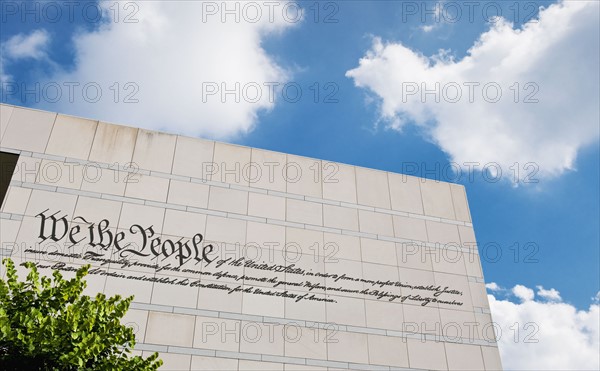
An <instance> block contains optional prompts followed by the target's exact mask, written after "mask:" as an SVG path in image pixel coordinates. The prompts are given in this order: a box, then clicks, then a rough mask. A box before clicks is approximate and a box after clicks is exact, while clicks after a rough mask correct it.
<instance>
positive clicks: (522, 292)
mask: <svg viewBox="0 0 600 371" xmlns="http://www.w3.org/2000/svg"><path fill="white" fill-rule="evenodd" d="M512 293H513V295H514V296H516V297H517V298H519V299H521V301H522V302H526V301H531V300H533V298H534V297H535V293H534V292H533V290H532V289H530V288H529V287H525V286H523V285H516V286H515V287H513V288H512Z"/></svg>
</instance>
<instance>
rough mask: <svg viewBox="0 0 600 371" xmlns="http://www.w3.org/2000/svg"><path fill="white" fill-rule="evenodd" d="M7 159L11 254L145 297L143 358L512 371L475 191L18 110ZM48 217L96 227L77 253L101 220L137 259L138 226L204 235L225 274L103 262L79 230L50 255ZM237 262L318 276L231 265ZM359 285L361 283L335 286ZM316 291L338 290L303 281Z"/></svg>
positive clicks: (4, 121)
mask: <svg viewBox="0 0 600 371" xmlns="http://www.w3.org/2000/svg"><path fill="white" fill-rule="evenodd" d="M0 150H2V151H4V152H12V153H18V154H20V158H19V163H18V165H17V169H16V170H15V173H14V175H13V178H12V182H11V186H10V188H9V191H8V194H7V197H6V200H5V201H4V203H3V204H2V209H1V210H0V212H1V214H0V242H1V243H2V250H1V251H2V255H4V256H7V255H8V256H12V258H13V259H15V260H16V261H22V260H36V261H38V262H39V263H40V264H41V266H42V267H44V266H48V267H51V266H53V265H54V264H57V263H64V265H60V264H59V265H60V266H61V267H63V269H65V267H67V268H68V267H77V266H79V265H82V264H88V263H89V264H92V267H93V268H96V271H95V274H90V275H89V276H88V288H87V292H88V293H89V294H94V293H96V292H104V293H106V294H108V295H113V294H122V295H135V300H134V303H133V305H132V307H131V309H130V311H129V313H128V314H127V318H126V322H127V323H130V324H131V326H133V327H134V328H135V330H136V336H137V341H138V345H137V347H136V349H139V350H140V351H143V353H150V352H153V351H158V352H160V353H161V357H162V359H163V360H164V361H165V366H164V367H163V369H165V370H166V369H176V370H188V369H191V370H215V369H222V370H238V369H239V370H337V369H361V370H362V369H369V370H370V369H373V370H396V369H435V370H448V369H450V370H466V369H476V370H483V369H486V370H492V369H499V368H501V365H500V359H499V354H498V349H497V345H496V342H495V339H494V330H493V327H492V326H491V316H490V311H489V306H488V301H487V297H486V292H485V287H484V281H483V275H482V271H481V265H480V257H479V255H478V251H477V248H476V246H475V236H474V232H473V225H472V222H471V217H470V214H469V208H468V205H467V200H466V195H465V191H464V188H463V187H462V186H460V185H456V184H450V183H443V182H435V181H431V180H425V179H421V178H414V177H410V176H405V175H401V174H394V173H387V172H383V171H376V170H371V169H365V168H361V167H355V166H349V165H344V164H338V163H331V162H327V161H324V160H316V159H310V158H304V157H299V156H294V155H287V154H284V153H276V152H270V151H265V150H260V149H256V148H248V147H242V146H237V145H232V144H226V143H219V142H213V141H207V140H202V139H196V138H188V137H182V136H177V135H170V134H163V133H158V132H152V131H147V130H142V129H136V128H131V127H125V126H116V125H112V124H108V123H103V122H98V121H93V120H85V119H80V118H74V117H70V116H64V115H60V114H58V115H57V114H55V113H49V112H42V111H35V110H29V109H23V108H19V107H13V106H7V105H0ZM46 210H48V211H46ZM44 211H46V213H45V214H44V215H45V216H46V217H49V216H50V215H52V214H54V213H56V212H58V211H60V213H59V214H56V215H55V217H56V218H61V217H63V216H64V217H65V220H67V221H68V223H69V224H68V225H69V227H70V228H71V229H73V227H79V233H78V234H77V233H75V236H74V237H75V238H74V239H76V240H78V239H79V238H80V237H81V238H83V237H84V236H86V235H85V233H86V232H85V231H87V228H89V226H90V225H91V224H92V223H93V224H94V226H95V227H98V223H100V222H101V221H102V220H105V221H107V223H108V226H107V227H106V230H105V231H104V234H103V235H104V236H105V237H107V236H109V233H108V232H107V231H109V232H110V234H111V235H112V236H113V237H116V236H117V235H118V234H119V233H122V236H124V240H123V241H124V242H123V243H122V244H121V245H124V244H125V243H126V242H131V241H133V240H135V242H136V243H138V245H136V246H137V247H136V248H140V246H141V243H140V241H141V240H139V239H135V238H141V237H140V236H141V233H138V234H135V235H134V234H133V233H131V231H130V229H129V228H130V227H131V226H132V225H139V226H141V227H144V228H147V227H150V226H152V230H153V232H154V235H153V237H154V238H155V237H159V238H161V241H162V242H164V241H165V240H170V241H173V242H177V241H179V240H181V241H187V240H190V239H192V237H193V236H194V235H196V234H198V233H200V234H202V236H203V237H204V240H203V241H202V245H203V246H206V245H207V244H211V245H212V246H213V251H212V252H211V253H210V254H209V255H210V257H211V258H212V259H215V260H213V261H211V262H210V264H208V263H207V261H202V262H200V263H199V264H195V263H196V261H193V260H192V261H187V262H185V263H184V264H183V265H181V266H180V267H179V270H178V271H177V270H172V269H169V268H175V267H178V266H179V264H180V263H181V260H179V258H178V255H177V254H171V255H169V256H167V255H168V254H163V255H158V256H154V255H153V254H150V256H148V257H142V256H135V255H132V254H128V255H127V254H125V256H123V255H122V254H121V253H122V252H123V250H126V249H125V248H123V249H121V250H119V249H118V248H115V246H114V244H113V245H111V246H109V247H107V248H106V249H104V248H102V247H101V246H96V247H95V248H92V247H91V246H90V245H89V244H87V242H88V241H89V237H86V240H84V241H83V242H81V243H79V244H77V245H75V246H71V245H73V244H72V243H70V242H69V241H68V240H69V238H68V234H67V235H65V237H64V238H62V239H61V240H60V241H58V242H54V241H51V239H47V240H45V241H43V242H41V238H40V227H41V219H42V218H41V217H40V216H36V215H39V214H40V213H42V212H44ZM77 217H80V218H77ZM86 222H87V223H86ZM96 237H98V236H96ZM95 242H96V243H97V242H99V240H98V239H96V240H95ZM169 247H170V245H168V246H167V252H169V251H171V250H168V248H169ZM155 250H157V251H158V250H160V248H158V247H157V248H156V249H155ZM43 251H45V252H46V253H43ZM52 251H58V252H59V253H60V254H62V255H60V254H59V255H56V254H54V255H51V254H49V253H50V252H52ZM86 251H92V252H95V253H97V254H101V255H102V256H101V257H98V258H97V259H98V260H90V259H89V256H88V258H84V256H83V253H85V252H86ZM186 251H187V250H186ZM149 252H150V247H149V245H147V247H146V249H145V250H144V253H149ZM68 253H74V254H80V255H79V256H75V255H74V256H66V255H67V254H68ZM184 255H185V254H184ZM227 258H230V259H229V260H227ZM100 259H106V260H105V261H106V262H107V263H106V264H102V262H101V260H100ZM120 259H126V260H127V261H128V262H130V263H131V262H136V261H137V262H139V263H143V264H148V265H153V264H155V265H158V266H159V267H161V269H162V270H160V271H157V269H156V268H152V267H148V266H142V265H132V266H129V267H123V264H119V263H118V261H119V260H120ZM238 259H244V260H243V262H247V261H248V260H250V259H252V260H254V261H255V262H256V263H265V264H267V265H269V266H273V265H280V266H286V265H288V266H289V265H290V264H294V267H296V268H301V269H302V270H304V272H305V273H304V274H299V273H293V272H289V271H288V272H282V273H278V272H273V271H266V270H261V269H255V268H252V267H248V266H246V267H244V266H243V265H242V266H235V265H233V264H231V262H232V261H235V260H238ZM219 261H223V263H222V265H221V266H220V267H219V268H217V267H216V264H217V263H218V262H219ZM165 266H166V267H167V269H163V268H164V267H165ZM186 269H187V271H184V270H186ZM42 271H43V272H50V270H49V268H42ZM218 272H227V273H228V276H225V277H220V278H219V276H217V275H215V273H218ZM306 272H310V273H306ZM317 273H319V274H317ZM65 274H66V275H69V273H68V272H65ZM323 275H329V276H328V277H323ZM333 275H338V276H337V277H336V276H333ZM342 275H345V276H347V277H352V278H358V279H359V280H358V281H357V280H351V279H339V280H337V281H336V279H338V278H339V276H342ZM243 276H245V277H243ZM123 277H126V278H123ZM131 277H134V278H131ZM141 277H145V278H148V279H149V278H152V279H153V280H159V279H163V280H169V281H170V283H164V282H152V281H150V280H142V279H140V278H141ZM262 277H264V278H265V279H271V280H273V281H272V282H268V281H264V282H261V281H257V279H259V278H262ZM360 278H362V279H363V281H360ZM364 280H367V281H369V282H364ZM370 280H372V281H378V280H379V281H382V282H387V283H388V284H383V286H382V287H379V286H378V285H373V282H371V281H370ZM275 281H277V282H279V281H282V283H281V284H279V285H278V286H277V287H276V288H275V287H273V286H274V285H275V284H274V283H273V282H275ZM306 281H309V282H310V283H311V285H313V284H317V285H320V286H321V287H326V288H327V289H326V290H323V289H319V288H316V289H313V290H311V291H309V289H308V287H306V286H298V285H295V284H300V283H302V284H304V283H305V282H306ZM395 282H399V283H403V284H407V285H410V286H411V287H402V286H395V285H394V283H395ZM192 283H194V284H192ZM210 284H213V285H221V286H227V287H228V288H230V289H233V288H236V287H238V286H239V287H240V290H241V292H240V291H237V292H233V293H228V291H225V290H221V289H216V288H214V287H210ZM418 285H423V286H430V287H433V288H435V287H438V286H439V287H441V288H442V289H443V288H445V287H448V289H449V290H456V291H457V292H460V295H458V294H449V293H443V294H441V295H440V296H439V297H438V298H439V299H441V300H444V301H452V300H455V301H456V302H460V303H461V305H451V304H445V303H433V302H432V303H429V304H427V305H425V306H422V305H421V304H422V302H419V301H417V300H412V299H410V298H408V299H405V301H404V302H403V303H401V302H400V301H401V300H402V299H401V298H402V297H407V296H411V297H412V298H414V297H415V296H416V295H420V296H421V297H422V298H423V297H428V298H432V297H434V296H433V292H435V291H432V290H422V289H418V288H415V286H418ZM339 287H341V288H343V289H345V290H346V291H339V290H335V289H336V288H339ZM246 289H247V290H246ZM257 289H259V290H261V291H262V292H271V293H277V294H282V293H284V292H287V294H286V295H287V296H289V295H296V298H297V297H300V296H302V295H305V294H306V293H309V295H314V297H313V299H312V300H308V299H307V298H308V296H304V299H302V300H300V301H298V302H296V298H290V297H284V296H276V295H264V294H257V293H256V290H257ZM365 289H368V290H373V289H378V290H381V291H387V292H388V293H389V294H390V295H396V298H395V299H394V300H393V301H389V300H388V299H389V297H386V298H382V299H378V298H377V297H375V296H372V295H368V294H364V293H361V291H362V290H365ZM244 290H246V292H244ZM348 290H350V291H348ZM282 295H283V294H282Z"/></svg>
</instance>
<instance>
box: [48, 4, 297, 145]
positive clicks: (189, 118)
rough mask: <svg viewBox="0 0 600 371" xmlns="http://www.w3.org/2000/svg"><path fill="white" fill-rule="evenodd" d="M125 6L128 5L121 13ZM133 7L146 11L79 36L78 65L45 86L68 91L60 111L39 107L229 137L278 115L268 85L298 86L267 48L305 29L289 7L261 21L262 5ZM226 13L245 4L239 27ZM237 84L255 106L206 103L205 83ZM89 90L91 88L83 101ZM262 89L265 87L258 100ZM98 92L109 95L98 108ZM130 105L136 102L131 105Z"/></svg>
mask: <svg viewBox="0 0 600 371" xmlns="http://www.w3.org/2000/svg"><path fill="white" fill-rule="evenodd" d="M126 4H131V2H127V3H126ZM126 4H125V3H121V8H120V9H121V10H123V9H124V7H125V6H126ZM135 4H137V7H139V10H138V11H136V12H133V10H134V8H131V7H129V8H127V12H124V14H121V15H120V19H116V21H115V22H113V21H108V22H104V23H103V24H102V26H101V27H100V28H99V29H97V30H95V31H93V32H82V33H76V34H75V36H74V39H73V42H74V47H75V67H74V68H73V69H71V70H68V71H57V72H56V73H55V74H54V75H52V76H50V77H48V78H47V80H45V81H44V82H43V85H48V84H53V83H57V84H58V85H59V86H64V88H62V94H63V96H62V98H61V99H59V100H58V102H56V103H49V101H50V100H51V99H45V101H44V102H43V103H42V104H41V105H40V108H44V109H49V110H53V111H59V112H65V113H70V114H74V115H80V116H85V117H92V118H98V119H101V120H105V121H110V122H117V123H123V124H128V125H133V126H140V127H146V128H150V129H158V130H165V131H169V132H176V133H183V134H187V135H195V136H209V137H213V138H224V137H230V136H235V135H238V134H242V133H246V132H248V131H250V130H252V128H253V127H254V125H255V124H256V122H257V117H258V114H259V113H260V112H262V111H268V110H271V109H272V108H273V107H274V105H275V102H276V101H277V99H275V100H272V99H271V97H270V96H269V87H268V86H265V85H263V84H264V83H270V82H277V83H280V84H284V83H285V82H286V81H288V80H289V79H290V72H289V71H288V70H286V69H285V68H283V67H281V66H280V65H279V64H278V63H277V62H276V61H275V59H274V58H273V57H272V56H270V55H268V54H267V52H266V51H265V50H264V48H263V47H262V44H263V42H264V41H265V40H266V39H267V38H268V37H273V36H277V35H279V34H280V33H281V32H283V31H284V30H285V29H288V28H290V27H293V26H294V25H295V24H298V23H295V22H294V20H295V19H294V15H293V14H291V13H293V12H292V11H291V10H290V11H289V12H288V13H289V14H288V13H283V10H282V9H283V4H279V5H277V6H274V5H273V4H272V3H269V4H270V6H271V8H268V7H265V6H263V7H262V8H261V9H260V12H261V15H260V17H258V10H257V9H256V8H255V7H254V5H256V4H258V3H256V2H254V3H253V4H254V5H250V6H249V7H247V8H245V7H246V4H247V3H246V2H235V3H233V2H232V3H227V2H201V1H187V2H168V1H155V2H152V1H147V2H137V3H135ZM236 4H237V5H236ZM260 4H261V5H262V4H263V3H260ZM100 6H102V7H104V10H105V14H104V16H105V17H114V15H115V12H114V10H113V9H112V7H114V5H113V2H100ZM214 6H216V7H217V9H216V8H214ZM224 6H227V7H228V9H234V7H235V6H238V7H239V12H237V17H238V19H237V20H236V18H235V17H236V15H235V14H230V15H227V16H226V22H222V18H221V15H222V14H225V13H223V12H222V11H221V10H222V9H223V8H222V7H224ZM108 7H111V9H108ZM244 9H245V10H244ZM270 9H271V10H270ZM288 10H289V9H288ZM122 13H123V12H122ZM132 13H134V14H133V17H132V20H137V21H138V22H137V23H128V22H125V21H124V15H131V14H132ZM290 14H291V15H290ZM284 15H287V18H284ZM254 20H256V22H254ZM253 22H254V23H253ZM69 82H76V83H78V84H80V85H77V86H75V87H74V90H73V99H72V100H73V102H70V101H69V100H70V99H68V93H69V89H68V87H67V86H65V85H64V84H65V83H69ZM115 83H118V85H115ZM222 83H224V84H226V85H221V84H222ZM236 83H240V92H242V93H243V92H244V90H243V87H244V86H245V85H246V84H252V85H247V90H246V91H245V92H246V95H245V97H247V98H248V99H244V97H243V96H242V97H240V99H239V103H238V102H236V101H235V100H236V97H235V96H234V95H233V94H230V95H226V96H225V97H224V98H225V99H224V101H225V103H222V99H221V95H220V94H215V95H205V97H204V98H205V99H204V100H205V102H203V84H205V85H204V86H209V87H211V88H212V87H217V88H219V89H221V87H225V88H228V89H235V84H236ZM85 84H90V85H88V87H87V89H88V90H87V92H88V94H87V95H86V96H85V97H84V94H83V90H84V89H83V87H84V85H85ZM96 84H97V85H96ZM254 84H258V86H260V88H261V90H260V93H261V96H260V97H259V98H257V99H255V97H256V93H257V90H256V89H255V88H253V87H256V86H257V85H254ZM98 87H99V88H100V89H101V92H102V97H101V98H100V100H99V101H98V102H93V101H94V100H95V99H97V98H96V91H97V90H98ZM117 91H118V93H119V94H118V95H117V94H116V92H117ZM52 98H53V97H52ZM126 100H129V101H132V100H137V101H138V102H137V103H126V102H125V101H126ZM115 101H117V103H115Z"/></svg>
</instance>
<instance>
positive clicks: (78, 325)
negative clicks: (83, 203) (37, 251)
mask: <svg viewBox="0 0 600 371" xmlns="http://www.w3.org/2000/svg"><path fill="white" fill-rule="evenodd" d="M2 263H3V264H4V265H5V266H6V278H5V279H0V368H2V369H6V370H136V371H137V370H140V371H142V370H143V371H147V370H148V371H149V370H157V369H158V367H160V365H161V364H162V361H161V360H159V359H158V353H154V354H153V355H152V356H150V357H148V358H146V359H144V358H142V357H140V356H131V355H130V353H131V350H132V349H133V347H134V345H135V336H134V333H133V329H132V328H130V327H127V326H124V325H122V324H121V318H122V317H123V316H124V315H125V313H126V312H127V310H128V309H129V305H130V303H131V301H132V300H133V296H130V297H128V298H124V299H122V298H121V297H120V296H119V295H116V296H113V297H110V298H107V297H106V296H105V295H104V294H101V293H100V294H97V295H96V297H95V298H91V297H89V296H86V295H82V293H83V290H84V289H85V287H86V282H85V281H84V280H83V278H84V276H85V275H86V274H87V272H88V269H89V265H88V266H84V267H82V268H80V269H79V270H77V273H76V275H75V277H74V278H72V279H70V280H66V279H64V278H63V277H62V275H61V274H60V272H59V271H54V272H53V277H52V278H49V277H44V276H40V274H39V273H38V271H37V268H36V266H35V264H34V263H31V262H27V263H23V264H22V265H23V266H25V267H26V268H28V269H29V274H28V275H27V279H26V280H25V281H24V282H20V281H19V280H18V276H17V270H16V269H15V265H14V263H13V262H12V260H10V259H4V260H3V261H2Z"/></svg>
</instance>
